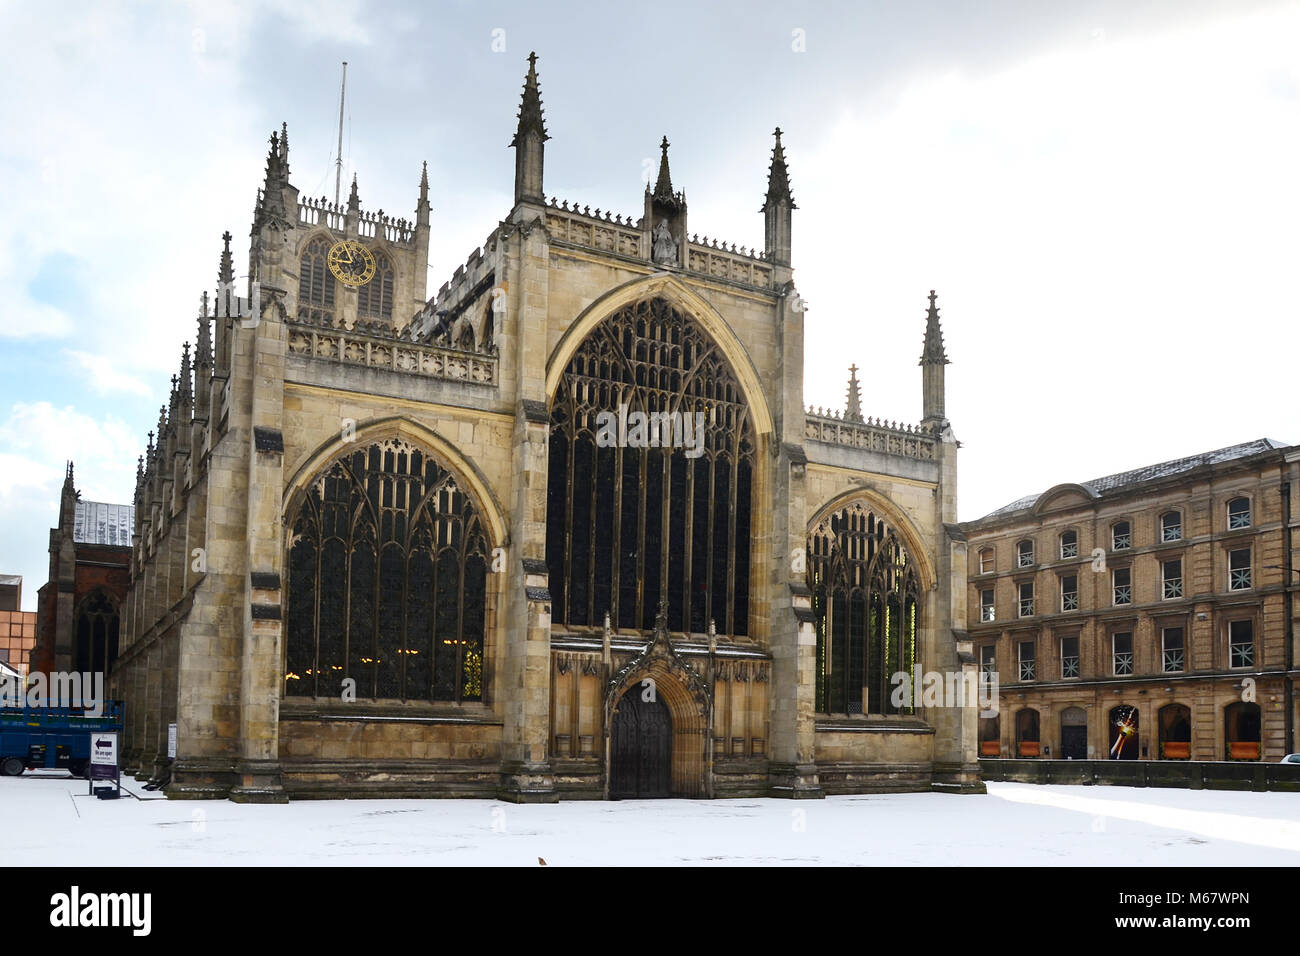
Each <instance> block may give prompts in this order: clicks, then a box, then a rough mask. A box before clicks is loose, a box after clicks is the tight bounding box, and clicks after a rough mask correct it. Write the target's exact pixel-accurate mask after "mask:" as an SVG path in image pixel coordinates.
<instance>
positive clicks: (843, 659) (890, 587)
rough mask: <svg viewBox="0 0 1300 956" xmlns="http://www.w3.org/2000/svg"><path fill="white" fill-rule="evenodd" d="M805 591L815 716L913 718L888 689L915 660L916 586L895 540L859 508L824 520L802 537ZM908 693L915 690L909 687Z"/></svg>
mask: <svg viewBox="0 0 1300 956" xmlns="http://www.w3.org/2000/svg"><path fill="white" fill-rule="evenodd" d="M808 586H809V588H810V589H811V590H812V592H813V614H814V617H815V626H816V629H817V686H816V697H817V710H818V711H819V712H820V713H827V714H836V713H838V714H860V713H869V714H892V713H907V714H911V713H915V701H914V698H912V697H909V696H906V695H905V696H904V698H903V699H904V703H903V705H902V706H901V707H899V706H897V705H896V703H895V702H894V700H893V699H892V698H893V691H894V689H895V687H897V686H902V687H904V688H905V687H907V686H908V684H899V683H897V682H892V681H891V678H892V677H893V675H894V674H896V673H898V672H904V673H906V674H907V675H908V680H909V681H910V680H911V678H912V674H913V667H914V666H915V665H916V663H917V660H918V655H919V653H920V650H919V633H920V610H919V606H920V584H919V581H918V579H917V572H916V567H915V563H914V561H913V560H912V557H911V556H910V555H909V554H908V552H907V549H906V548H905V547H904V546H903V544H902V542H901V540H900V539H899V537H898V536H897V534H896V533H895V532H894V531H893V530H892V529H891V528H889V527H888V526H887V524H886V523H885V522H884V521H883V520H882V519H881V518H879V517H878V516H877V515H875V514H874V513H873V512H872V511H871V509H870V508H869V507H868V506H867V505H865V504H863V503H862V502H855V503H853V504H850V505H848V506H846V507H845V508H843V509H841V510H839V511H837V512H835V513H833V514H831V515H828V516H826V517H825V518H823V519H822V520H821V521H820V522H818V523H817V525H816V526H814V527H813V529H812V531H811V533H810V534H809V536H808ZM913 691H914V692H915V691H919V689H918V688H913Z"/></svg>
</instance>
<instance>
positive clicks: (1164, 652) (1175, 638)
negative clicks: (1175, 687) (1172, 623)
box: [1160, 627, 1183, 674]
mask: <svg viewBox="0 0 1300 956" xmlns="http://www.w3.org/2000/svg"><path fill="white" fill-rule="evenodd" d="M1160 660H1161V666H1162V668H1163V670H1164V671H1165V673H1169V674H1172V673H1175V672H1177V671H1181V670H1183V629H1182V628H1181V627H1167V628H1165V629H1164V630H1163V631H1162V632H1161V635H1160Z"/></svg>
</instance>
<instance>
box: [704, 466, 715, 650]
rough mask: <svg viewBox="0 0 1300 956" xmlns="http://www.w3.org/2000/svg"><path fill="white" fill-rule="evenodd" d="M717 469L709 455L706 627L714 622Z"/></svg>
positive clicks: (705, 578)
mask: <svg viewBox="0 0 1300 956" xmlns="http://www.w3.org/2000/svg"><path fill="white" fill-rule="evenodd" d="M717 467H718V459H717V457H716V456H714V455H712V454H711V455H709V498H708V505H709V520H708V524H707V525H706V527H707V528H708V543H707V544H706V546H705V553H706V554H707V555H708V557H707V558H706V559H705V562H704V568H705V572H704V580H705V582H706V586H705V588H704V622H705V627H708V625H709V623H710V622H712V621H713V539H714V528H715V527H716V525H715V521H716V520H717V518H716V515H715V514H714V512H715V510H716V508H717V502H718V497H717V494H716V492H715V490H714V487H715V482H714V472H715V470H716V469H717Z"/></svg>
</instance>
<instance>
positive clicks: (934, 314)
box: [917, 289, 951, 365]
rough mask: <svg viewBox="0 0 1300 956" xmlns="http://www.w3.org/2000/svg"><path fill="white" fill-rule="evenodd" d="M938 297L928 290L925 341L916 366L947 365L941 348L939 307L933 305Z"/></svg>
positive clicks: (941, 335)
mask: <svg viewBox="0 0 1300 956" xmlns="http://www.w3.org/2000/svg"><path fill="white" fill-rule="evenodd" d="M937 298H938V296H936V295H935V291H934V290H933V289H931V290H930V308H929V310H928V311H927V313H926V318H925V341H924V344H923V347H922V349H921V361H920V362H918V363H917V364H918V365H949V364H951V363H950V362H949V361H948V354H947V352H946V351H945V349H944V347H943V328H942V327H941V326H940V325H939V307H938V306H937V305H936V304H935V301H936V299H937Z"/></svg>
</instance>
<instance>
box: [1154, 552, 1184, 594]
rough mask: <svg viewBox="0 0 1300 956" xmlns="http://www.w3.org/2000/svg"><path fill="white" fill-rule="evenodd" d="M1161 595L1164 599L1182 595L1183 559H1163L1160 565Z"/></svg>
mask: <svg viewBox="0 0 1300 956" xmlns="http://www.w3.org/2000/svg"><path fill="white" fill-rule="evenodd" d="M1160 571H1161V582H1162V586H1163V589H1162V592H1161V593H1162V595H1163V597H1164V599H1165V600H1166V601H1169V600H1172V599H1173V598H1180V597H1182V596H1183V561H1182V558H1174V559H1173V560H1172V561H1165V562H1163V563H1162V564H1161V566H1160Z"/></svg>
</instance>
